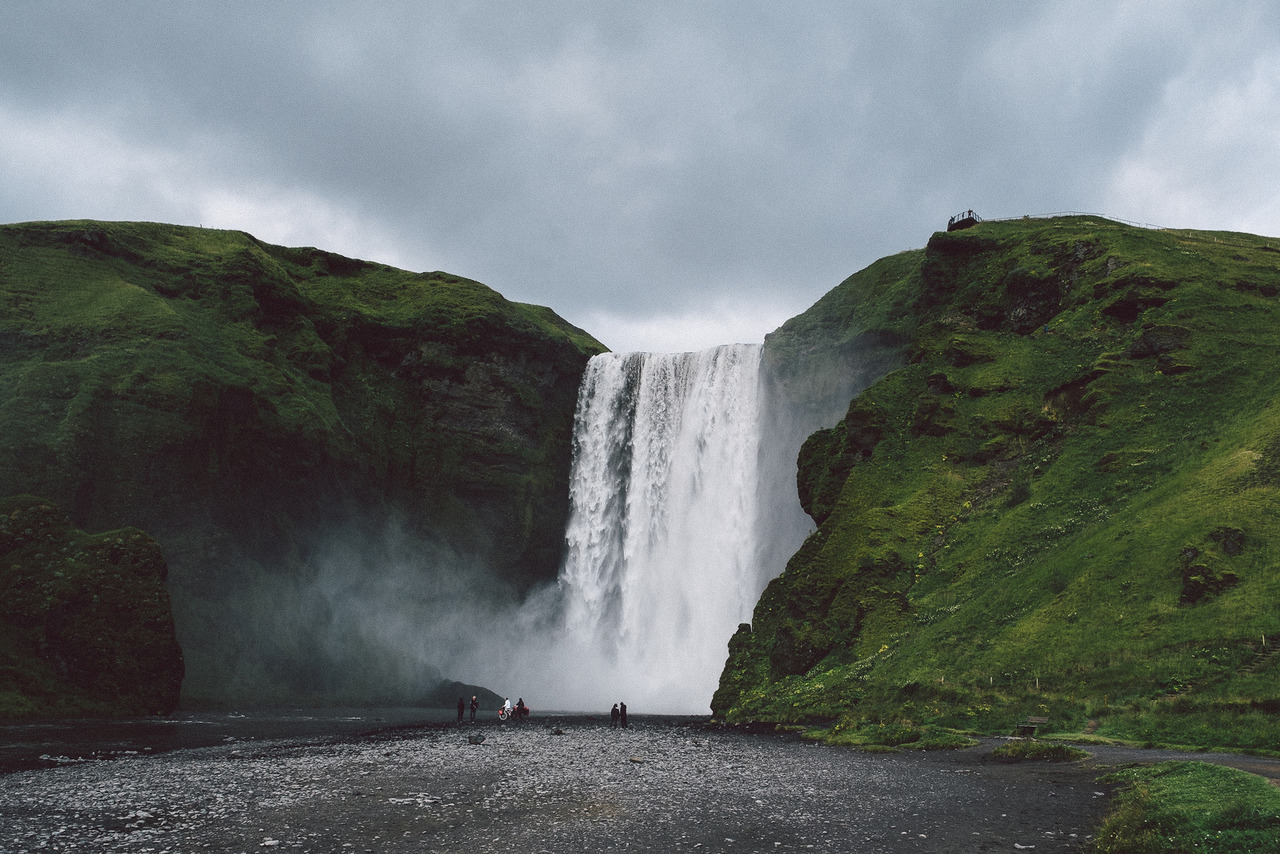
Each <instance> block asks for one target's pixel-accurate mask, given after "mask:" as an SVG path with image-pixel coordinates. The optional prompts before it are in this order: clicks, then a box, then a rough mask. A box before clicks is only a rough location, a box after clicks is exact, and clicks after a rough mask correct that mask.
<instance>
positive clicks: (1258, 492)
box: [713, 217, 1280, 745]
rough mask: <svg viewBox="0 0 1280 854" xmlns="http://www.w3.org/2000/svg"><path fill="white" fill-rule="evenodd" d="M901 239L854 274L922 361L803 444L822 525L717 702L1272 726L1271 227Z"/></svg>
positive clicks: (1279, 451)
mask: <svg viewBox="0 0 1280 854" xmlns="http://www.w3.org/2000/svg"><path fill="white" fill-rule="evenodd" d="M895 259H897V260H894V259H886V261H884V262H878V264H877V265H873V266H872V267H871V268H868V270H866V271H863V272H862V273H859V274H857V275H855V276H853V277H851V278H850V279H849V280H848V281H846V282H845V283H844V284H843V285H841V287H840V288H839V289H838V291H840V297H839V301H841V302H842V303H843V304H848V305H859V304H863V305H865V306H866V307H867V308H866V309H865V310H864V311H863V314H862V319H861V320H860V321H859V322H860V323H861V325H862V326H863V327H865V329H864V330H863V334H866V333H867V331H868V330H869V331H871V332H874V331H875V330H877V329H879V330H882V331H884V332H885V333H886V334H892V335H899V336H902V337H903V338H904V340H906V341H909V344H907V345H905V346H904V347H902V348H901V350H900V352H901V355H902V359H903V367H901V368H900V369H898V370H896V371H893V372H892V373H890V374H888V375H887V376H885V377H884V378H883V379H881V380H880V381H879V382H877V383H875V384H874V385H872V386H871V387H870V388H869V389H867V390H866V391H865V392H863V393H862V394H861V395H859V396H858V397H857V398H856V399H854V400H853V401H852V403H851V404H850V406H849V409H848V413H847V416H846V418H845V419H844V421H843V422H842V423H841V424H839V425H838V426H836V427H834V428H832V429H829V430H825V431H820V432H818V433H816V434H814V435H813V436H812V437H811V438H810V439H809V440H808V441H807V442H806V443H805V446H804V449H803V450H802V452H801V455H800V467H799V478H798V486H799V492H800V496H801V500H802V502H803V503H804V505H805V509H806V511H807V512H809V513H810V515H811V516H812V517H813V518H814V520H815V521H816V522H817V523H818V529H817V531H816V532H815V533H814V534H813V535H812V536H811V537H810V538H809V540H808V541H807V542H806V543H805V545H804V547H803V548H802V549H801V550H800V551H799V552H798V553H797V554H796V555H795V556H794V557H793V558H792V560H791V561H790V563H789V564H788V567H787V570H786V572H784V573H783V574H782V575H781V576H780V577H779V578H777V579H775V580H774V581H773V582H772V583H771V584H770V585H769V587H768V589H767V590H766V591H765V593H764V595H763V596H762V597H761V599H760V602H759V604H758V605H757V607H756V609H755V613H754V615H753V621H752V623H751V625H750V626H747V625H744V626H743V627H742V628H741V629H740V630H739V632H738V633H737V634H736V635H735V636H734V638H733V640H732V641H731V643H730V656H729V660H728V662H727V664H726V667H725V671H724V674H723V677H722V680H721V686H720V690H719V691H718V692H717V694H716V697H715V700H714V701H713V709H714V711H715V712H716V714H717V715H718V716H721V717H726V718H729V719H738V720H745V719H763V720H784V721H797V720H834V719H841V720H842V722H843V723H842V725H853V724H856V723H858V722H866V721H870V722H881V723H884V722H899V723H909V724H911V725H913V726H918V725H920V724H940V725H946V726H953V727H963V728H970V729H977V730H985V731H1000V730H1003V729H1005V728H1006V727H1009V726H1011V725H1012V724H1013V723H1014V722H1016V721H1017V720H1018V719H1020V718H1021V717H1023V716H1025V715H1028V714H1030V715H1039V716H1047V717H1049V718H1050V719H1051V724H1050V726H1051V728H1055V729H1068V730H1069V729H1079V728H1082V727H1084V725H1085V723H1086V721H1087V720H1093V721H1095V724H1094V726H1096V727H1098V729H1099V732H1101V733H1103V734H1107V733H1111V734H1115V735H1125V736H1130V737H1142V738H1146V739H1161V740H1181V741H1184V742H1189V743H1215V744H1231V743H1236V744H1251V745H1258V744H1261V743H1266V742H1267V741H1268V740H1270V741H1271V742H1272V743H1274V741H1275V739H1276V737H1277V736H1278V735H1280V729H1278V728H1277V725H1276V724H1274V723H1272V722H1271V721H1270V718H1271V717H1272V715H1271V714H1270V713H1272V712H1274V711H1275V709H1277V708H1280V684H1278V683H1277V680H1276V675H1277V671H1276V670H1275V669H1274V668H1275V661H1277V660H1280V658H1277V659H1274V660H1273V659H1269V658H1267V657H1266V656H1265V655H1263V653H1265V652H1267V651H1269V650H1270V649H1272V648H1273V645H1274V644H1275V642H1276V641H1280V608H1278V607H1277V604H1276V603H1277V602H1278V601H1280V567H1278V566H1277V561H1276V556H1277V555H1276V547H1277V543H1280V518H1277V516H1278V514H1277V511H1278V510H1280V503H1278V502H1277V499H1278V498H1280V492H1278V489H1280V474H1278V473H1280V408H1278V407H1277V406H1276V400H1277V396H1278V393H1280V388H1278V386H1280V370H1278V368H1280V299H1277V294H1280V241H1275V240H1270V239H1266V238H1260V237H1254V236H1250V235H1244V234H1232V233H1209V232H1194V231H1155V230H1144V229H1139V228H1133V227H1129V226H1125V225H1121V224H1119V223H1115V222H1112V221H1108V220H1104V219H1100V218H1093V217H1067V218H1056V219H1045V220H1020V221H1010V222H988V223H983V224H982V225H980V226H978V227H975V228H972V229H969V230H966V231H960V232H954V233H939V234H935V235H934V236H933V237H932V238H931V240H930V241H929V243H928V246H927V247H926V249H925V251H924V252H923V253H917V254H914V255H913V254H910V253H908V254H905V255H903V256H895ZM832 299H833V300H834V299H836V298H834V297H833V298H832ZM815 308H817V307H815ZM1264 644H1265V646H1264Z"/></svg>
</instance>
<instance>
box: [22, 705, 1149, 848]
mask: <svg viewBox="0 0 1280 854" xmlns="http://www.w3.org/2000/svg"><path fill="white" fill-rule="evenodd" d="M468 734H476V735H484V736H486V738H485V740H484V742H483V743H482V744H479V745H476V744H471V743H469V741H468ZM989 749H990V745H989V744H988V745H984V746H983V747H980V748H973V749H970V750H966V751H960V752H955V753H928V754H921V753H902V754H895V755H889V756H875V755H868V754H863V753H857V752H854V751H850V750H846V749H841V748H830V747H825V746H817V745H812V744H808V743H805V742H801V741H799V740H798V739H795V738H793V737H787V736H774V735H767V736H761V735H747V734H742V733H737V732H725V731H716V730H707V729H702V728H698V727H689V726H672V725H670V724H669V723H668V722H666V721H659V720H655V721H646V720H645V719H643V718H640V719H637V720H636V721H635V722H634V723H633V726H632V727H631V728H629V729H626V730H621V729H617V730H614V729H610V728H609V727H608V725H607V724H604V725H601V724H599V723H597V722H595V721H591V720H580V719H572V720H571V719H563V720H551V721H546V720H544V721H540V722H529V723H525V724H523V725H520V726H511V727H500V726H485V727H476V728H474V729H463V730H458V729H454V728H451V727H438V728H419V729H414V730H404V731H399V732H393V733H388V734H384V735H381V736H378V737H373V738H364V739H357V740H347V741H341V742H333V743H319V744H317V743H312V744H297V743H286V742H271V743H258V742H255V743H251V744H241V745H229V746H226V747H216V748H207V749H199V750H180V751H174V752H171V753H165V754H160V755H152V756H145V757H137V758H129V759H121V760H116V761H111V762H88V763H82V764H77V765H71V766H68V767H63V768H56V769H50V770H41V771H26V772H19V773H14V774H8V775H4V776H0V850H2V851H5V852H13V853H14V854H18V852H27V851H31V852H34V851H42V852H49V851H67V852H71V851H75V852H139V854H142V852H153V854H162V852H174V854H176V852H204V851H207V852H263V851H276V850H278V851H282V852H380V853H381V852H427V851H441V852H444V851H451V852H491V851H494V850H495V849H503V850H514V851H519V852H524V853H525V854H535V852H539V851H548V852H565V851H614V850H631V851H695V850H696V851H699V852H710V851H732V852H737V853H738V854H740V852H755V851H828V852H859V854H871V852H898V851H918V852H980V851H1015V850H1031V848H1032V846H1034V850H1035V851H1036V852H1037V854H1038V852H1043V851H1059V850H1079V849H1081V848H1083V847H1084V845H1085V844H1086V841H1087V839H1088V837H1089V835H1090V834H1091V833H1092V830H1093V828H1094V827H1096V826H1097V823H1098V822H1099V820H1100V819H1101V817H1102V815H1103V813H1104V811H1105V809H1106V806H1107V801H1108V798H1109V794H1108V792H1107V789H1106V787H1103V786H1100V785H1099V784H1097V783H1096V782H1095V779H1096V777H1097V776H1098V774H1099V773H1100V771H1099V768H1098V766H1099V765H1100V764H1122V763H1124V762H1129V761H1134V760H1132V759H1129V758H1125V757H1122V756H1120V755H1116V756H1114V757H1104V756H1101V755H1098V756H1096V758H1095V759H1094V760H1092V761H1090V762H1085V763H1078V764H1072V765H1043V764H1035V765H1031V764H1023V765H1013V766H1009V765H997V764H988V763H984V762H983V761H982V757H983V754H984V753H985V752H986V751H987V750H989ZM1102 752H1104V751H1098V753H1099V754H1100V753H1102ZM1141 753H1142V755H1143V757H1144V758H1146V759H1152V760H1154V759H1156V757H1154V756H1153V755H1152V753H1151V752H1147V751H1144V752H1141Z"/></svg>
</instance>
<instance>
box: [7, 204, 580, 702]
mask: <svg viewBox="0 0 1280 854" xmlns="http://www.w3.org/2000/svg"><path fill="white" fill-rule="evenodd" d="M603 349H604V348H603V347H602V346H601V345H600V344H599V343H598V342H596V341H595V340H594V339H592V338H590V336H588V335H586V334H585V333H583V332H582V331H581V330H578V329H576V328H574V327H572V326H570V325H569V324H568V323H566V322H565V321H563V320H562V319H560V318H559V317H557V316H556V315H555V314H554V313H553V312H551V311H550V310H548V309H545V308H541V307H537V306H530V305H522V304H517V303H512V302H509V301H507V300H505V299H503V298H502V296H501V295H499V294H497V293H496V292H494V291H493V290H491V289H489V288H487V287H485V286H484V285H481V284H479V283H477V282H473V281H469V280H466V279H462V278H458V277H456V276H452V275H448V274H445V273H422V274H415V273H409V272H406V271H403V270H397V269H393V268H390V267H386V266H383V265H378V264H373V263H368V262H364V261H358V260H353V259H349V258H344V257H341V256H338V255H334V254H331V253H327V252H323V251H320V250H316V249H287V248H284V247H279V246H271V245H267V244H264V243H262V242H260V241H258V240H256V239H254V238H253V237H251V236H250V235H247V234H244V233H242V232H232V231H215V230H210V229H197V228H187V227H180V226H169V225H158V224H149V223H102V222H56V223H26V224H19V225H8V226H0V495H16V494H21V493H30V494H34V495H41V496H45V497H47V498H49V499H50V500H52V501H53V502H55V503H56V504H58V505H60V506H62V507H64V508H66V509H67V510H68V512H69V513H70V515H71V517H72V519H73V520H74V521H75V523H76V524H77V525H78V526H80V527H82V528H84V529H86V530H90V531H99V530H105V529H113V528H118V527H122V526H136V527H138V528H142V529H144V530H146V531H147V532H149V533H150V534H152V535H154V536H155V537H156V539H157V540H158V541H159V542H160V543H161V545H162V546H163V548H164V552H165V556H166V558H167V560H168V564H169V568H170V572H171V574H170V588H171V590H172V593H173V604H174V612H175V616H176V618H177V622H178V630H179V634H180V639H181V641H182V644H183V647H184V649H185V651H186V655H187V671H188V684H187V690H188V692H189V694H192V695H194V696H199V697H206V698H222V699H227V700H232V699H237V698H243V697H253V698H256V699H269V695H268V694H264V693H263V692H264V691H268V692H269V691H277V692H283V694H284V695H285V696H295V697H296V696H298V692H305V691H311V692H317V694H318V695H319V696H324V695H326V694H329V695H336V694H342V693H344V692H346V693H348V694H350V693H351V692H358V691H365V690H366V689H371V686H369V685H365V684H347V683H345V682H343V679H344V678H345V677H344V676H343V675H341V674H339V673H337V672H336V669H335V667H334V662H333V661H332V659H331V658H330V657H329V656H328V652H327V650H328V646H329V645H328V642H327V640H326V639H324V638H316V637H301V636H300V635H299V634H298V633H297V632H295V631H294V628H293V627H292V626H287V625H285V623H286V622H287V621H286V620H285V617H286V616H287V614H288V613H289V611H288V609H289V608H291V607H295V606H296V603H297V601H298V600H299V598H300V596H301V593H300V587H299V585H300V584H304V583H307V582H308V581H309V580H313V579H314V576H315V575H316V573H317V571H318V570H317V569H316V563H317V560H318V559H319V558H321V557H323V555H319V554H318V553H317V550H318V549H320V548H321V545H319V544H322V543H323V542H324V541H325V539H326V537H327V538H329V539H330V540H334V541H339V540H340V544H339V545H340V546H341V548H339V547H338V546H336V545H333V546H331V547H326V548H329V551H331V552H334V551H337V552H341V554H343V555H347V554H354V555H356V556H359V555H361V554H368V553H370V552H371V550H373V549H375V548H388V549H391V548H394V549H398V550H399V551H400V552H402V553H412V554H415V555H419V554H425V553H430V554H432V555H434V556H436V559H437V560H439V561H464V560H465V561H466V562H468V563H469V564H471V565H474V566H476V567H478V568H480V569H481V570H483V572H484V573H485V574H486V575H487V576H491V577H492V578H494V579H495V581H494V582H493V583H494V584H497V585H507V586H510V587H511V588H513V589H516V590H520V589H525V588H527V587H529V586H530V585H531V584H533V583H535V582H537V581H538V580H541V579H547V578H552V577H554V574H555V572H556V569H557V562H558V560H559V554H560V549H561V540H562V537H563V527H564V520H565V517H566V515H567V512H568V499H567V494H568V474H569V464H570V441H571V435H572V422H573V411H574V406H575V403H576V395H577V386H578V382H579V380H580V377H581V374H582V369H583V367H584V365H585V363H586V360H587V359H588V358H589V357H590V355H592V354H594V353H596V352H600V351H602V350H603ZM388 519H390V520H395V521H394V525H393V527H394V531H392V532H390V533H388V531H386V530H384V529H385V528H386V527H387V523H386V521H385V520H388ZM389 537H391V538H394V539H395V541H396V542H395V544H394V546H388V545H386V541H387V539H388V538H389ZM342 550H345V551H342ZM330 562H331V563H338V562H340V563H342V564H343V566H344V567H347V566H349V569H344V570H343V571H344V572H347V573H348V574H349V575H358V574H359V573H360V571H361V567H360V566H359V565H358V564H359V561H358V560H354V559H351V560H348V559H346V558H343V559H342V560H341V561H339V560H338V559H333V560H331V561H330ZM357 581H358V579H354V580H353V579H351V578H348V577H343V578H342V579H341V583H342V584H347V583H351V584H355V583H356V582H357ZM348 599H350V595H349V591H347V589H346V588H345V587H343V588H341V589H337V590H336V592H334V593H333V595H332V596H330V597H329V598H328V599H325V600H323V601H320V602H319V603H318V604H317V605H316V607H317V608H319V609H320V610H321V611H323V612H324V613H321V614H320V615H319V616H320V618H321V620H320V622H323V621H324V619H328V620H329V621H331V622H335V623H336V621H337V620H338V617H337V616H335V614H336V612H334V613H330V612H331V611H334V609H335V608H340V607H341V605H342V602H343V601H345V600H348ZM335 602H336V603H337V605H335V604H334V603H335ZM326 609H328V610H326ZM303 616H304V617H305V618H306V620H305V621H309V622H311V623H314V622H316V620H314V619H312V618H313V617H315V616H316V615H315V614H308V615H303ZM299 622H303V620H302V619H301V618H299ZM350 669H351V670H352V671H361V670H363V669H364V668H362V667H361V666H360V665H359V664H358V663H357V664H355V665H354V666H352V667H351V668H350ZM366 676H367V674H364V673H355V674H354V675H353V678H355V679H356V681H357V682H359V681H360V680H362V679H365V677H366ZM424 678H425V677H424ZM384 687H385V686H384ZM423 687H427V686H423Z"/></svg>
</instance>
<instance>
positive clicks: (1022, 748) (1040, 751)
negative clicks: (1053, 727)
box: [987, 740, 1089, 762]
mask: <svg viewBox="0 0 1280 854" xmlns="http://www.w3.org/2000/svg"><path fill="white" fill-rule="evenodd" d="M987 758H988V759H990V760H991V761H993V762H1079V761H1080V760H1082V759H1088V758H1089V754H1088V753H1086V752H1084V751H1083V750H1081V749H1080V748H1078V747H1072V746H1071V745H1069V744H1059V743H1057V742H1053V741H1034V740H1032V741H1011V742H1009V743H1008V744H1002V745H1000V746H999V747H997V748H995V749H994V750H992V751H991V752H990V753H988V754H987Z"/></svg>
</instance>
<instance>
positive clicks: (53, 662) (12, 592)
mask: <svg viewBox="0 0 1280 854" xmlns="http://www.w3.org/2000/svg"><path fill="white" fill-rule="evenodd" d="M167 572H168V569H167V567H166V566H165V562H164V557H163V556H162V555H161V553H160V546H159V545H158V544H157V543H156V541H155V540H153V539H151V537H149V536H147V535H146V534H144V533H143V532H141V531H139V530H137V529H133V528H125V529H121V530H116V531H108V532H106V533H104V534H95V535H89V534H86V533H84V532H83V531H80V530H78V529H76V528H74V527H73V526H72V525H71V522H70V520H69V519H68V518H67V516H66V515H65V514H64V513H62V512H61V511H60V510H58V509H57V508H55V507H54V506H53V505H52V504H51V503H49V502H47V501H45V500H44V499H41V498H35V497H32V496H15V497H11V498H3V499H0V718H21V717H38V716H55V715H77V714H78V715H84V714H105V715H142V714H168V713H169V712H171V711H173V709H174V707H175V706H177V704H178V692H179V688H180V687H181V685H182V675H183V659H182V650H181V648H180V647H179V646H178V641H177V637H176V635H175V633H174V627H173V612H172V610H171V609H170V606H169V592H168V590H167V589H166V588H165V584H164V582H165V576H166V574H167Z"/></svg>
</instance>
